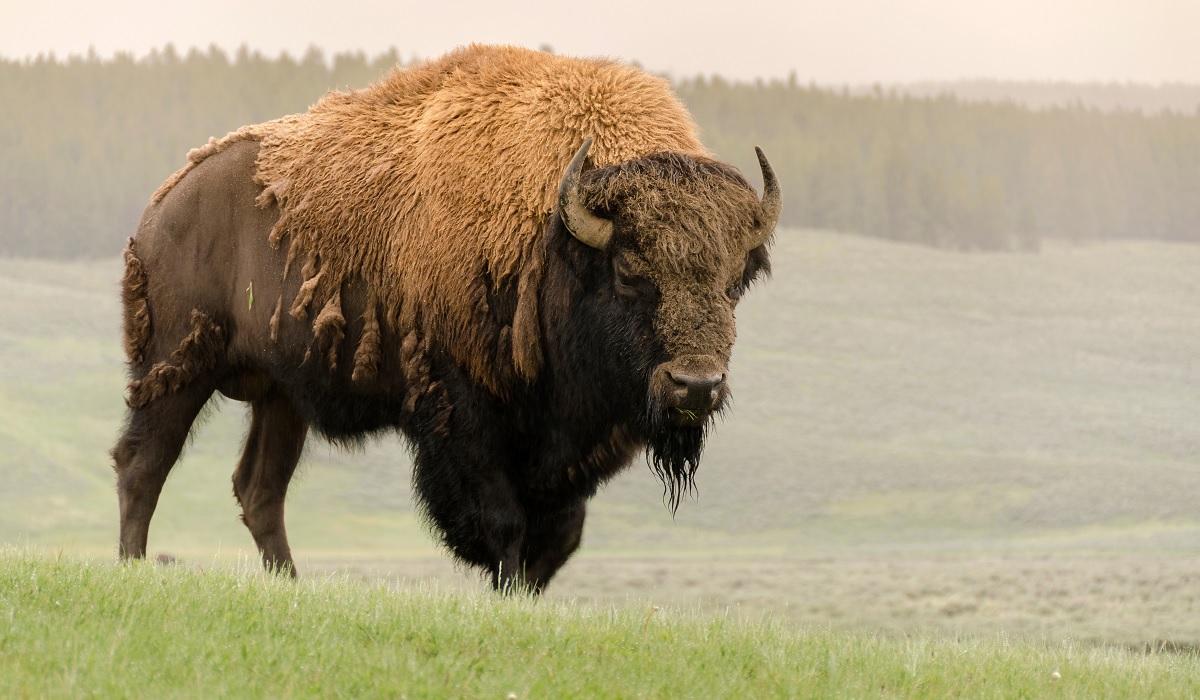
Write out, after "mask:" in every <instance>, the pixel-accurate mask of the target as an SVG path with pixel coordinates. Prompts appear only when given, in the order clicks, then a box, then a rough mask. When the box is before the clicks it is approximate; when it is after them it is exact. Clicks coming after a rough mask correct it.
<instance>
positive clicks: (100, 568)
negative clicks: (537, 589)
mask: <svg viewBox="0 0 1200 700" xmlns="http://www.w3.org/2000/svg"><path fill="white" fill-rule="evenodd" d="M0 616H4V617H7V621H6V622H7V624H0V696H3V697H82V696H94V697H155V698H159V697H179V698H187V697H196V698H211V697H322V698H325V697H399V698H403V697H491V698H574V697H604V698H622V697H662V698H684V697H689V698H712V697H717V698H735V697H736V698H766V697H823V698H839V697H846V698H861V697H868V696H870V697H875V696H880V697H893V698H929V697H963V696H966V697H974V698H988V697H995V698H1018V697H1054V698H1098V697H1119V698H1134V697H1138V698H1150V697H1171V698H1180V697H1194V696H1196V695H1197V694H1198V693H1200V658H1198V657H1197V656H1195V655H1192V654H1179V653H1175V652H1173V651H1167V650H1149V651H1131V650H1127V649H1119V648H1112V647H1103V646H1095V645H1088V644H1078V643H1069V642H1068V643H1063V642H1047V641H1039V642H1029V641H1023V640H1014V639H1010V638H1007V637H1004V636H997V637H993V638H984V639H973V640H961V639H956V638H953V637H941V636H928V635H912V636H898V637H893V636H886V635H878V634H876V635H867V634H852V633H848V632H844V631H837V630H832V629H828V628H825V627H819V626H803V627H794V626H789V625H783V624H780V623H779V622H777V621H771V620H765V621H757V622H753V623H748V622H746V621H743V620H739V619H736V618H732V617H730V616H728V615H712V614H707V613H700V612H697V611H695V610H679V609H675V608H666V609H659V608H656V607H653V606H651V605H648V604H644V603H633V604H630V605H627V606H624V607H622V608H621V609H617V608H615V607H605V606H590V605H586V604H582V605H581V604H559V603H555V602H547V601H542V602H534V601H532V600H530V599H527V598H519V597H518V598H501V597H497V596H493V595H490V594H484V593H482V592H479V591H475V592H472V593H466V594H464V593H461V592H446V591H443V590H440V589H438V588H436V587H431V586H428V585H424V586H416V587H406V588H404V589H402V590H393V589H389V588H388V587H386V586H380V585H376V586H363V585H358V584H356V583H354V582H351V581H347V580H346V579H345V578H339V577H333V578H330V579H318V580H311V579H310V580H309V581H306V582H301V583H299V584H294V583H292V582H291V581H285V580H281V579H278V578H275V577H270V576H266V575H263V574H261V573H258V572H254V573H249V572H246V571H241V572H236V571H216V572H196V571H193V570H191V569H188V568H184V567H158V566H154V565H153V564H140V565H135V566H118V565H115V564H112V563H110V562H105V563H100V564H97V563H89V562H79V561H76V560H73V559H70V558H49V557H45V556H39V555H34V554H31V553H29V552H28V551H23V550H14V549H0Z"/></svg>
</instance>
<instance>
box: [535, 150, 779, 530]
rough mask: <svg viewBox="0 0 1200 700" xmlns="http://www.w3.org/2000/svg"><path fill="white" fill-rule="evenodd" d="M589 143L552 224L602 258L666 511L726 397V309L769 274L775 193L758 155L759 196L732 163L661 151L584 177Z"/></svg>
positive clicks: (605, 288) (729, 325) (730, 334)
mask: <svg viewBox="0 0 1200 700" xmlns="http://www.w3.org/2000/svg"><path fill="white" fill-rule="evenodd" d="M590 146H591V141H590V139H589V140H588V141H586V142H584V144H583V146H582V147H581V148H580V149H579V151H578V153H576V155H575V158H574V159H573V160H572V162H571V164H570V165H569V166H568V168H567V170H566V172H565V173H564V175H563V179H562V182H561V185H560V187H559V197H558V204H559V212H558V213H559V217H560V218H561V220H562V222H563V224H564V226H565V227H566V229H567V230H568V231H570V233H571V235H572V236H574V237H575V238H576V239H577V240H578V241H580V242H582V243H584V244H586V245H587V246H589V247H590V248H592V249H594V250H595V251H598V252H599V253H601V255H596V256H593V265H598V266H600V267H603V268H606V269H605V270H604V273H603V274H600V275H598V276H597V278H596V279H597V281H596V283H595V284H594V286H595V287H596V289H595V290H594V292H595V294H596V295H597V297H598V298H597V303H599V304H603V305H606V306H607V307H608V309H609V311H608V313H607V315H605V320H606V323H607V325H608V326H609V328H607V329H606V332H605V337H606V338H607V339H610V340H611V342H612V343H613V344H614V346H615V347H614V348H613V352H614V353H615V354H616V356H617V358H618V360H619V361H620V362H622V363H624V364H625V365H626V369H627V370H628V374H627V375H626V376H629V375H630V374H631V375H632V377H631V378H634V377H636V378H637V379H639V380H640V381H635V382H631V384H632V385H635V386H638V387H641V391H642V392H644V393H643V394H642V400H641V401H640V404H641V405H640V406H639V407H638V409H637V414H638V417H639V418H638V422H639V423H640V426H639V427H640V432H641V433H642V434H643V436H644V438H645V440H646V442H647V446H648V448H649V450H648V457H649V460H650V464H651V466H652V468H653V469H654V470H655V471H656V472H657V473H658V474H659V476H660V477H662V479H663V482H664V484H665V485H666V487H667V491H668V496H669V499H670V504H671V506H672V507H673V508H674V507H677V506H678V503H679V499H680V497H681V495H682V494H683V493H684V492H686V491H688V490H690V489H691V487H692V484H693V482H692V478H693V476H694V474H695V470H696V467H697V465H698V463H699V459H700V452H701V450H702V449H703V446H704V437H705V434H706V431H707V428H708V426H709V424H710V423H711V420H712V417H713V416H714V415H717V414H718V413H720V412H721V410H722V408H723V407H724V406H725V403H726V401H727V399H728V397H729V360H730V355H731V353H732V350H733V342H734V337H735V335H736V327H735V321H734V309H735V307H736V306H737V303H738V300H739V298H740V297H741V295H742V293H743V292H744V291H745V290H746V289H747V287H749V285H750V284H751V282H753V281H754V279H755V277H756V276H758V275H759V274H762V273H769V271H770V267H769V260H768V256H767V251H766V244H767V241H768V240H769V238H770V236H771V234H772V232H773V231H774V229H775V224H776V222H777V221H778V218H779V211H780V206H781V195H780V191H779V185H778V183H777V182H776V180H775V175H774V173H773V172H772V170H771V166H770V164H769V163H768V162H767V159H766V157H765V156H764V155H763V153H762V151H761V150H758V151H757V152H758V160H759V164H760V166H761V168H762V174H763V182H764V187H763V196H762V198H761V199H760V198H759V197H758V195H757V194H755V192H754V189H753V188H752V187H751V186H750V185H749V184H748V183H747V182H746V180H745V179H744V178H743V177H742V176H741V174H740V173H739V172H738V171H737V170H736V169H735V168H733V167H731V166H729V165H725V164H723V163H720V162H717V161H714V160H711V159H708V158H703V157H696V156H690V155H684V154H679V153H659V154H655V155H651V156H647V157H644V158H640V159H636V160H632V161H627V162H625V163H621V164H618V165H613V166H609V167H604V168H596V169H592V170H585V163H586V160H587V153H588V149H589V147H590Z"/></svg>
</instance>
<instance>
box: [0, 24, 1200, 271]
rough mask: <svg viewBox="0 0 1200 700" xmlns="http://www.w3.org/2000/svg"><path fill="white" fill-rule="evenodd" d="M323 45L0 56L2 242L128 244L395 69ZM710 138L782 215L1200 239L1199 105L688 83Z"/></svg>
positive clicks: (984, 236) (949, 239) (976, 238)
mask: <svg viewBox="0 0 1200 700" xmlns="http://www.w3.org/2000/svg"><path fill="white" fill-rule="evenodd" d="M398 60H399V56H398V55H396V53H395V52H391V53H388V54H383V55H380V56H376V57H367V56H366V55H364V54H362V53H355V54H338V55H336V56H334V57H333V58H332V60H326V59H325V57H324V56H323V55H322V54H321V53H320V52H319V51H317V50H315V49H314V50H311V51H309V52H308V53H307V54H306V55H305V56H303V57H301V58H300V59H298V60H296V59H292V58H289V57H287V56H281V57H279V58H265V57H263V56H262V55H261V54H258V53H255V52H251V51H248V50H246V49H242V50H240V51H238V52H237V53H235V54H234V55H233V56H232V57H230V56H228V55H227V54H225V53H224V52H222V51H220V50H219V49H215V48H213V49H210V50H208V51H191V52H188V53H187V54H186V55H180V54H178V53H177V52H176V51H174V50H173V49H172V48H171V47H169V46H168V47H167V48H166V49H164V50H163V51H159V52H155V53H153V54H151V55H150V56H148V57H146V58H144V59H141V60H134V59H133V58H132V57H130V56H128V55H118V56H116V57H115V58H113V59H111V60H101V59H99V58H98V57H96V56H95V55H91V56H87V57H72V58H70V59H67V60H66V61H58V60H54V59H53V58H39V59H37V60H32V61H23V62H16V61H0V254H4V255H21V256H42V257H60V258H72V257H92V256H107V255H114V254H116V252H117V251H119V250H120V247H121V245H122V243H123V241H124V239H125V238H126V237H127V236H128V235H129V234H130V233H131V232H132V231H133V229H134V227H135V226H136V223H137V220H138V217H139V216H140V215H141V211H142V208H143V207H144V206H145V204H146V201H147V198H148V197H149V195H150V193H151V192H153V191H154V189H155V188H156V187H157V186H158V184H159V183H160V182H161V181H162V180H163V179H164V178H166V177H167V175H169V174H170V173H171V172H173V171H174V170H175V169H176V168H178V167H179V166H180V165H181V164H182V163H183V162H184V157H185V154H186V153H187V151H188V150H189V149H190V148H192V147H195V146H198V145H201V144H202V143H204V142H205V141H206V140H207V139H208V138H209V137H210V136H220V135H223V134H225V133H227V132H228V131H231V130H233V129H236V128H237V127H239V126H241V125H243V124H248V123H253V122H260V121H265V120H267V119H272V118H275V117H278V116H281V115H284V114H288V113H292V112H297V111H301V110H303V109H304V108H305V107H306V106H307V105H309V104H311V103H312V102H314V101H316V100H317V99H318V98H319V97H320V96H321V95H322V94H324V92H325V91H327V90H329V89H349V88H353V87H362V86H365V85H367V84H368V83H370V82H371V81H372V80H374V79H375V78H377V77H378V76H379V75H381V74H382V73H383V72H384V71H386V70H388V69H389V68H390V67H391V66H393V65H395V64H396V63H397V62H398ZM676 89H677V90H678V92H679V94H680V96H681V97H682V98H683V99H684V101H685V102H686V103H687V104H688V106H689V108H690V109H691V110H692V113H693V114H694V115H695V117H696V119H697V121H698V122H699V123H700V126H701V129H702V131H703V134H702V136H703V139H704V141H705V143H706V144H707V145H708V146H709V147H710V148H712V149H713V150H714V151H715V152H716V153H718V154H719V155H720V156H721V157H722V158H725V159H727V160H730V161H731V162H734V163H735V164H737V165H738V166H739V167H741V168H742V169H743V171H744V172H746V173H747V174H749V175H750V179H751V180H752V181H756V179H757V165H756V163H755V161H754V159H753V148H752V147H753V145H755V144H758V145H761V146H762V147H763V148H764V150H766V152H767V154H768V155H769V157H770V158H771V162H772V164H773V165H774V167H775V169H776V172H777V174H778V176H779V179H780V181H781V182H782V183H783V187H784V195H785V208H784V215H783V223H784V224H785V225H790V226H812V227H821V228H830V229H837V230H843V231H853V232H858V233H863V234H867V235H872V236H880V237H884V238H890V239H895V240H902V241H911V242H917V243H923V244H928V245H933V246H939V247H948V248H958V249H985V250H1006V249H1027V250H1028V249H1036V248H1037V246H1038V245H1039V243H1040V241H1041V240H1043V239H1045V238H1067V239H1072V240H1086V239H1111V238H1156V239H1175V240H1189V241H1200V197H1197V196H1196V189H1197V185H1198V184H1200V115H1198V114H1190V115H1185V114H1177V113H1162V114H1152V115H1143V114H1141V113H1139V112H1133V111H1115V112H1101V111H1099V110H1095V109H1089V108H1086V107H1083V106H1081V105H1075V106H1071V107H1062V108H1053V109H1045V110H1039V111H1031V110H1028V109H1023V108H1020V107H1017V106H1015V105H1013V104H980V103H964V102H961V101H958V100H956V99H954V98H952V97H946V96H941V97H934V98H916V97H911V96H903V95H897V94H893V93H885V92H882V91H876V92H874V93H873V94H866V95H863V94H850V93H849V92H847V91H840V92H839V91H833V90H828V89H821V88H817V87H814V86H804V85H798V84H796V83H795V81H774V82H769V83H763V82H758V83H730V82H727V81H724V80H721V79H719V78H696V79H690V80H682V81H677V82H676Z"/></svg>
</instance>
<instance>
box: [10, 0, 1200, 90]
mask: <svg viewBox="0 0 1200 700" xmlns="http://www.w3.org/2000/svg"><path fill="white" fill-rule="evenodd" d="M167 42H173V43H174V44H175V46H176V47H177V48H179V49H183V50H186V49H187V48H189V47H193V46H199V47H202V48H203V47H207V46H208V45H210V44H214V43H215V44H217V45H218V46H221V47H223V48H225V49H226V50H228V51H231V52H232V50H233V49H235V48H236V47H237V46H239V45H241V44H243V43H244V44H246V45H248V46H250V48H253V49H259V50H261V51H263V52H264V53H266V54H268V55H276V54H278V53H279V52H280V51H287V52H288V53H290V54H292V55H293V56H298V55H300V54H302V53H303V52H304V50H305V49H306V48H308V47H309V46H310V45H316V46H319V47H321V48H322V49H324V50H325V51H326V53H327V54H329V53H333V52H335V51H342V50H348V49H361V50H364V51H366V52H367V53H369V54H375V53H378V52H380V51H383V50H384V49H386V48H388V47H390V46H395V47H396V48H397V49H398V50H399V51H400V53H401V55H402V56H404V57H405V58H409V57H412V56H414V55H417V56H421V57H431V56H436V55H440V54H442V53H444V52H445V51H447V50H449V49H451V48H453V47H455V46H459V45H461V44H466V43H470V42H487V43H512V44H520V45H525V46H530V47H538V46H540V45H543V44H548V45H550V46H552V47H553V48H554V50H555V51H556V52H557V53H565V54H574V55H589V56H593V55H604V56H614V57H619V58H624V59H630V60H638V61H640V62H641V63H642V64H643V65H644V66H646V67H647V68H650V69H652V70H655V71H663V72H668V73H671V74H672V75H675V76H692V75H695V74H698V73H703V74H706V75H707V74H713V73H718V74H721V75H724V76H727V77H732V78H752V77H756V76H762V77H773V76H786V75H787V74H788V73H789V72H791V71H793V70H794V71H795V72H796V75H797V77H798V78H799V79H800V80H802V81H805V82H807V81H809V80H815V81H817V82H818V83H835V84H836V83H854V84H857V83H870V82H877V81H878V82H885V83H886V82H898V81H904V82H908V81H918V80H954V79H959V78H1002V79H1021V80H1070V81H1114V80H1115V81H1137V82H1152V83H1159V82H1192V83H1200V0H998V1H991V0H988V1H982V0H840V1H834V0H790V1H788V0H756V1H751V2H746V1H744V0H726V1H724V2H713V1H711V0H700V1H697V2H683V1H678V0H671V1H669V2H654V1H653V0H600V1H593V2H588V1H587V0H574V1H572V2H550V1H549V0H530V1H527V2H519V3H505V2H482V1H473V0H423V1H421V2H400V1H392V2H379V1H371V0H290V1H289V2H274V1H266V0H237V1H236V2H235V1H232V0H213V1H211V2H186V1H182V2H171V1H170V0H156V1H154V2H145V1H142V0H101V1H97V0H0V55H3V56H5V57H8V58H24V57H31V56H36V55H37V54H38V53H48V52H50V51H53V52H54V53H55V54H56V55H58V56H59V57H63V56H65V55H67V54H71V53H79V54H82V53H86V52H87V50H88V47H94V48H95V49H96V51H98V52H99V53H100V54H101V55H102V56H109V55H111V54H112V53H113V52H115V51H131V52H133V53H134V54H135V55H137V56H141V55H144V54H145V53H146V52H148V51H149V50H150V49H151V48H152V47H161V46H162V45H164V44H166V43H167Z"/></svg>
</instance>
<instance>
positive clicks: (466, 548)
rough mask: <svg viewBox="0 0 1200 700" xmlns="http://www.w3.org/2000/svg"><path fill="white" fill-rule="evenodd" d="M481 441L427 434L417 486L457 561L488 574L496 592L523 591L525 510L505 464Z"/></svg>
mask: <svg viewBox="0 0 1200 700" xmlns="http://www.w3.org/2000/svg"><path fill="white" fill-rule="evenodd" d="M478 437H479V436H478V434H477V435H476V439H473V440H458V441H451V440H446V439H440V438H439V439H429V437H428V436H426V439H425V440H423V441H422V443H421V445H420V447H419V449H418V450H417V455H416V465H415V466H416V470H415V473H414V479H413V482H414V485H415V486H416V490H417V494H418V495H419V496H420V500H421V504H422V506H423V508H424V511H425V515H426V516H427V517H428V519H429V520H430V522H431V524H432V525H433V526H434V528H435V530H436V531H437V532H438V534H440V535H441V540H442V542H443V543H444V544H445V545H446V547H447V548H449V549H450V551H451V552H453V553H454V556H455V557H457V558H458V559H460V560H462V561H463V562H465V563H467V564H470V565H472V566H477V567H479V568H481V569H483V570H484V571H485V572H487V574H488V575H489V578H490V579H491V583H492V586H493V587H494V588H495V589H496V590H499V591H504V592H510V591H515V590H522V589H525V588H526V584H525V574H524V562H523V561H522V557H521V555H522V551H523V548H524V543H525V526H526V525H525V524H526V517H525V508H524V506H523V505H522V504H521V502H520V499H519V498H518V497H517V492H516V489H515V488H514V487H513V484H512V482H511V481H510V480H509V477H508V474H507V469H506V468H505V466H506V465H505V463H504V462H503V460H502V459H501V458H500V457H499V456H498V455H497V454H496V453H495V452H494V451H489V450H488V449H487V448H488V447H489V446H490V443H488V442H487V441H484V440H479V439H478Z"/></svg>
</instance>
